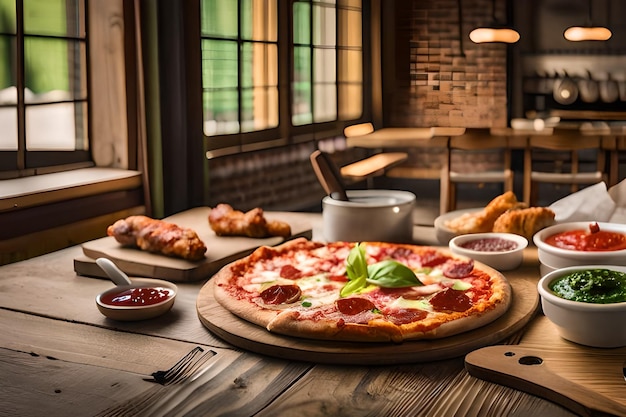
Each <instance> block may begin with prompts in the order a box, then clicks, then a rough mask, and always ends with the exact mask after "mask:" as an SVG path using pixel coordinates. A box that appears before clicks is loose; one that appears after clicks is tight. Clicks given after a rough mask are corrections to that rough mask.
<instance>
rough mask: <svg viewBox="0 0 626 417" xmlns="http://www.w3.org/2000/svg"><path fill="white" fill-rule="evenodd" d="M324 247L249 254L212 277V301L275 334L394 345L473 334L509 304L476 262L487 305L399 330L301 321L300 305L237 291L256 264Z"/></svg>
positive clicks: (295, 244)
mask: <svg viewBox="0 0 626 417" xmlns="http://www.w3.org/2000/svg"><path fill="white" fill-rule="evenodd" d="M368 244H372V245H380V246H387V245H393V246H396V247H397V246H402V247H407V248H412V250H419V248H423V247H417V246H413V245H398V244H391V243H376V242H368ZM323 245H324V244H321V243H319V242H312V241H308V240H306V239H304V238H300V239H295V240H293V241H288V242H285V243H283V244H281V245H279V246H276V247H272V248H270V247H260V248H259V249H257V250H256V251H255V252H253V253H252V254H251V255H249V256H247V257H245V258H242V259H240V260H237V261H235V262H233V263H231V264H229V265H227V266H225V267H223V268H222V269H221V270H220V271H219V272H218V273H217V274H216V275H215V276H214V277H213V280H212V281H213V283H214V294H215V299H216V301H217V302H219V303H220V304H221V305H222V306H223V307H224V308H225V309H227V310H228V311H230V312H231V313H233V314H235V315H236V316H238V317H240V318H241V319H243V320H246V321H249V322H251V323H254V324H256V325H258V326H262V327H265V328H266V329H267V330H268V331H270V332H274V333H278V334H283V335H287V336H292V337H300V338H307V339H315V340H340V341H352V342H394V343H401V342H403V341H407V340H420V339H440V338H444V337H449V336H453V335H457V334H460V333H464V332H467V331H470V330H474V329H477V328H479V327H482V326H485V325H487V324H489V323H491V322H493V321H494V320H496V319H498V318H499V317H501V316H502V315H503V314H504V313H505V312H506V311H507V310H508V308H509V306H510V304H511V297H512V293H511V287H510V285H509V283H508V281H507V280H506V279H505V277H504V276H503V275H502V274H501V273H500V272H498V271H496V270H495V269H493V268H490V267H488V266H487V265H484V264H481V263H478V262H475V263H474V268H475V269H478V270H479V271H480V272H481V273H482V274H484V275H485V276H488V277H489V281H490V282H491V289H492V293H491V296H490V298H489V299H488V300H487V301H485V302H479V303H476V304H474V305H472V307H471V308H470V309H469V310H467V311H464V312H449V313H441V314H435V315H434V316H429V317H427V318H426V319H423V320H420V321H418V322H411V323H408V324H400V325H396V324H394V323H391V322H389V321H387V320H384V319H382V318H374V319H372V320H370V321H368V322H367V323H365V324H360V323H350V322H346V321H344V320H342V319H340V318H339V319H338V318H337V317H332V318H326V317H316V318H315V319H312V318H309V317H307V318H306V319H303V318H302V317H303V315H302V313H301V312H300V311H299V310H298V306H299V302H298V303H293V304H289V305H280V306H271V307H272V308H264V307H263V306H262V305H260V304H259V302H258V300H253V299H251V298H250V295H249V294H246V293H245V292H244V291H242V290H241V288H240V285H241V283H240V282H239V280H240V279H241V276H242V275H243V274H244V273H245V271H247V270H248V269H250V268H253V267H254V265H255V264H256V263H257V262H261V261H262V260H264V259H269V258H272V257H276V256H291V254H292V253H293V252H295V251H305V252H306V251H311V250H314V249H316V248H319V247H321V246H323ZM429 249H430V250H432V249H434V248H429ZM436 250H437V251H438V252H441V254H443V255H445V256H447V257H450V258H452V259H457V258H461V259H464V258H462V257H458V256H456V255H452V254H451V253H449V252H448V251H445V250H442V249H439V248H437V249H436ZM295 266H297V265H295ZM381 317H382V316H381Z"/></svg>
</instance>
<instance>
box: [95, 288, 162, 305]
mask: <svg viewBox="0 0 626 417" xmlns="http://www.w3.org/2000/svg"><path fill="white" fill-rule="evenodd" d="M172 295H174V290H173V289H171V288H165V287H137V288H127V289H123V290H120V291H119V292H116V291H112V292H110V293H108V294H105V295H103V296H101V297H100V301H101V302H102V303H103V304H108V305H111V306H119V307H140V306H149V305H154V304H158V303H161V302H163V301H165V300H167V299H168V298H169V297H171V296H172Z"/></svg>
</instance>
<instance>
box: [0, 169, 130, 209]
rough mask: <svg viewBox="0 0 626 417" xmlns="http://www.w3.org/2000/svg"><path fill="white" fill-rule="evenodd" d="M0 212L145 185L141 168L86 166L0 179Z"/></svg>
mask: <svg viewBox="0 0 626 417" xmlns="http://www.w3.org/2000/svg"><path fill="white" fill-rule="evenodd" d="M0 183H1V184H2V187H0V212H4V211H10V210H18V209H24V208H29V207H35V206H41V205H45V204H51V203H56V202H60V201H65V200H70V199H76V198H81V197H88V196H93V195H97V194H102V193H108V192H113V191H122V190H129V189H134V188H138V187H141V185H142V178H141V172H139V171H130V170H124V169H116V168H101V167H94V168H83V169H77V170H73V171H65V172H55V173H52V174H43V175H35V176H32V177H23V178H15V179H10V180H3V181H0Z"/></svg>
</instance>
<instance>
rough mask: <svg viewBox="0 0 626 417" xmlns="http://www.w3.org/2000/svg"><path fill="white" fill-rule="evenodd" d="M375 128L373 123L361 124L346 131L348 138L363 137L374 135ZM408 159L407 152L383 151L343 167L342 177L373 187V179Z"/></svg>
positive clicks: (347, 128)
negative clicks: (365, 182)
mask: <svg viewBox="0 0 626 417" xmlns="http://www.w3.org/2000/svg"><path fill="white" fill-rule="evenodd" d="M373 131H374V126H373V125H372V124H371V123H361V124H358V125H352V126H348V127H346V128H345V129H344V136H345V137H346V138H350V137H354V136H362V135H367V134H369V133H372V132H373ZM407 158H408V154H407V153H406V152H383V151H382V149H381V150H380V151H377V152H376V153H374V154H373V155H372V156H369V157H367V158H365V159H361V160H359V161H356V162H353V163H351V164H348V165H345V166H343V167H341V169H340V172H341V176H342V177H343V178H344V179H345V180H346V182H350V183H355V182H359V181H367V185H368V187H372V186H373V179H374V178H375V177H378V176H382V175H385V173H386V171H387V170H388V169H390V168H392V167H394V166H396V165H398V164H400V163H401V162H403V161H405V160H406V159H407Z"/></svg>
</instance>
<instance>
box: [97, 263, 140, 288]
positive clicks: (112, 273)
mask: <svg viewBox="0 0 626 417" xmlns="http://www.w3.org/2000/svg"><path fill="white" fill-rule="evenodd" d="M96 264H98V266H99V267H100V268H102V270H103V271H104V272H106V274H107V276H108V277H109V278H111V281H113V282H114V283H115V285H132V284H133V283H132V281H131V280H130V278H128V275H126V274H125V273H124V272H123V271H122V270H121V269H119V268H118V267H117V265H115V264H114V263H113V261H111V260H110V259H107V258H98V259H96Z"/></svg>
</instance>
